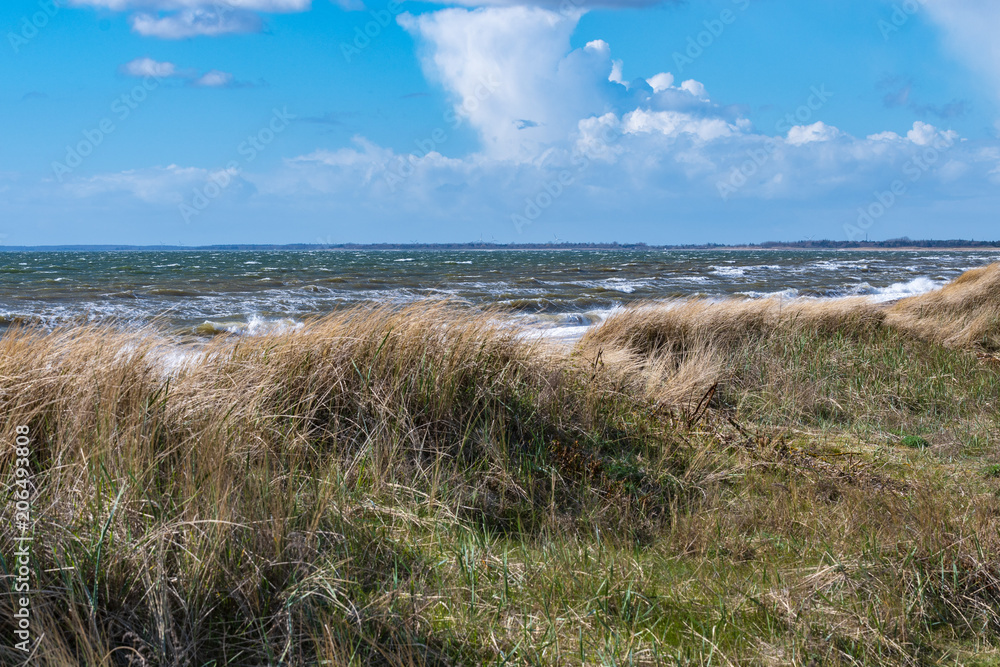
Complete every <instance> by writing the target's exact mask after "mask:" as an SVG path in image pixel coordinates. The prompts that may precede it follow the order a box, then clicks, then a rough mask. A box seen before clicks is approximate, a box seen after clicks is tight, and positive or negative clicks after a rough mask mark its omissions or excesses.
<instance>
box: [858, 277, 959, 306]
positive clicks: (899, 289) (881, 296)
mask: <svg viewBox="0 0 1000 667" xmlns="http://www.w3.org/2000/svg"><path fill="white" fill-rule="evenodd" d="M947 284H948V281H947V280H935V279H933V278H928V277H927V276H920V277H919V278H914V279H913V280H910V281H908V282H905V283H893V284H892V285H889V286H888V287H878V288H875V289H874V290H873V291H872V292H871V294H868V295H867V296H868V298H869V299H871V300H872V301H874V302H876V303H885V302H887V301H895V300H897V299H905V298H906V297H908V296H917V295H920V294H927V293H928V292H933V291H935V290H939V289H941V288H942V287H944V286H945V285H947Z"/></svg>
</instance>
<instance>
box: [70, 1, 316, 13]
mask: <svg viewBox="0 0 1000 667" xmlns="http://www.w3.org/2000/svg"><path fill="white" fill-rule="evenodd" d="M68 4H69V5H70V6H75V7H96V8H99V9H110V10H112V11H116V12H124V11H131V10H146V11H176V10H181V9H201V8H205V7H215V8H219V7H224V8H225V9H226V10H245V11H253V12H269V13H285V12H304V11H306V10H308V9H309V8H310V6H311V5H312V0H68Z"/></svg>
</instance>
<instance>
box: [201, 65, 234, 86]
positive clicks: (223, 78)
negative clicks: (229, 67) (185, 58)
mask: <svg viewBox="0 0 1000 667" xmlns="http://www.w3.org/2000/svg"><path fill="white" fill-rule="evenodd" d="M192 83H193V84H194V85H196V86H202V87H205V88H224V87H226V86H231V85H233V75H232V74H230V73H229V72H220V71H219V70H217V69H213V70H210V71H208V72H205V73H204V74H202V75H201V76H199V77H198V78H197V79H195V80H194V81H193V82H192Z"/></svg>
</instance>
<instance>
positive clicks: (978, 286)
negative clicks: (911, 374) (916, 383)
mask: <svg viewBox="0 0 1000 667" xmlns="http://www.w3.org/2000/svg"><path fill="white" fill-rule="evenodd" d="M887 323H888V324H889V325H891V326H894V327H897V328H899V329H902V330H904V331H908V332H910V333H912V334H913V335H915V336H919V337H920V338H923V339H926V340H932V341H935V342H937V343H940V344H942V345H947V346H950V347H961V348H968V349H981V350H983V351H986V352H996V351H997V350H1000V263H998V264H990V265H989V266H985V267H982V268H978V269H973V270H971V271H967V272H965V273H964V274H962V275H961V276H959V277H958V278H957V279H955V280H954V281H952V282H951V283H949V284H948V285H945V287H944V288H943V289H941V290H938V291H936V292H930V293H928V294H923V295H920V296H915V297H910V298H908V299H903V300H902V301H900V302H898V303H896V304H895V305H894V306H893V307H892V308H891V309H889V312H888V318H887Z"/></svg>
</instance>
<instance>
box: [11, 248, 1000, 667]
mask: <svg viewBox="0 0 1000 667" xmlns="http://www.w3.org/2000/svg"><path fill="white" fill-rule="evenodd" d="M998 352H1000V265H992V266H990V267H985V268H983V269H977V270H975V271H972V272H969V273H967V274H965V275H963V276H962V277H960V278H959V279H957V280H956V281H954V282H953V283H951V284H950V285H948V286H947V287H945V288H944V289H943V290H941V291H939V292H934V293H930V294H926V295H922V296H918V297H912V298H909V299H905V300H902V301H899V302H897V303H894V304H874V303H871V302H869V301H866V300H863V299H843V300H792V301H788V300H784V301H781V300H776V299H775V300H772V299H760V300H729V301H723V302H710V301H704V300H686V301H678V302H676V303H667V304H663V303H658V304H644V305H638V306H635V307H632V308H629V309H627V310H625V311H623V312H621V313H618V314H616V315H614V316H612V317H611V318H610V319H609V320H607V321H606V322H604V323H603V324H602V325H601V326H599V327H596V328H593V329H592V330H590V332H589V333H588V334H587V335H586V336H585V337H584V338H583V339H582V340H581V341H579V343H577V344H575V345H573V346H572V347H567V346H560V345H556V344H554V343H551V342H548V341H546V340H543V339H539V338H537V337H533V336H530V335H528V334H527V333H526V332H525V331H522V330H519V329H517V328H515V327H512V326H510V325H509V324H506V323H504V318H503V314H502V313H499V312H491V311H487V312H483V311H473V310H471V309H469V308H467V307H462V306H459V305H457V304H447V303H445V304H441V303H433V304H431V303H418V304H415V305H409V306H405V307H397V306H385V305H381V306H377V305H372V306H362V307H357V308H354V309H351V310H347V311H343V312H339V313H336V314H333V315H330V316H328V317H325V318H322V319H318V320H316V321H313V322H310V323H308V324H307V325H306V326H304V327H303V328H301V329H300V330H297V331H294V332H286V333H274V334H265V335H260V336H252V337H249V336H248V337H240V336H226V335H220V336H217V337H215V338H214V339H213V340H211V342H209V343H207V344H206V345H204V346H203V347H200V348H198V349H197V350H189V351H188V352H187V353H186V354H185V355H184V356H183V357H179V356H178V351H177V348H176V346H175V345H173V344H172V343H171V342H170V341H169V340H167V339H165V338H163V337H161V336H160V335H158V334H157V333H156V332H153V331H142V332H130V333H127V332H119V331H112V330H109V329H107V328H101V327H98V326H81V327H76V328H69V329H62V330H57V331H41V330H36V329H29V328H20V329H12V330H9V331H8V332H7V333H6V334H5V335H4V336H3V338H2V339H0V424H2V428H0V431H2V432H3V433H4V438H5V442H6V443H7V444H6V445H4V448H3V450H2V451H3V455H2V457H0V482H2V488H3V490H4V494H5V496H6V497H5V498H4V502H5V506H6V507H8V508H12V507H14V506H15V494H16V491H17V489H18V485H17V479H18V477H17V472H16V471H17V470H18V469H19V466H18V464H17V459H18V458H20V457H19V455H18V454H16V448H15V441H16V437H17V435H18V434H19V433H24V432H25V431H27V438H28V440H29V445H28V447H29V449H30V457H28V458H29V467H30V470H31V473H32V475H33V479H32V482H33V487H34V490H33V493H32V494H31V515H32V519H33V523H32V526H31V527H30V529H29V531H28V532H29V533H30V535H31V536H32V538H33V541H32V547H31V566H30V567H31V584H32V585H31V592H30V613H31V632H32V636H33V638H34V639H35V640H37V641H35V642H34V643H33V645H32V653H31V655H30V664H33V665H52V666H60V667H61V666H64V665H101V666H104V665H107V666H112V665H144V666H153V665H156V666H166V665H192V666H202V665H214V666H221V665H319V664H326V665H386V666H393V667H395V666H399V667H403V666H411V665H801V666H803V667H804V666H807V665H932V664H933V665H938V664H969V665H984V666H985V665H997V664H1000V472H998V471H1000V451H998V448H997V437H998V435H1000V432H998V416H1000V415H998V407H1000V357H998V356H997V354H998ZM25 427H26V428H25ZM19 428H20V429H21V430H19ZM0 531H2V532H0V554H2V560H0V568H2V574H3V575H4V576H5V580H7V581H10V582H12V581H13V579H14V577H15V574H16V572H17V564H16V562H15V560H14V559H13V557H12V555H13V554H14V552H15V550H16V549H17V545H18V538H19V537H20V535H21V533H20V531H19V530H18V529H17V528H16V527H15V525H14V524H13V523H12V522H11V521H10V520H9V518H8V520H6V521H5V522H4V523H3V525H2V527H0ZM4 593H5V594H4V595H3V596H0V637H4V638H13V637H14V636H15V635H14V631H15V629H16V628H17V626H16V621H15V616H14V614H15V612H16V609H17V604H18V598H19V597H20V594H15V593H13V584H12V583H11V588H10V591H7V590H5V591H4ZM0 645H2V646H0V663H3V664H20V663H22V662H24V661H25V658H26V656H25V654H24V653H23V652H21V651H19V650H18V649H17V648H15V647H14V640H13V639H11V640H9V641H3V642H0Z"/></svg>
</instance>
